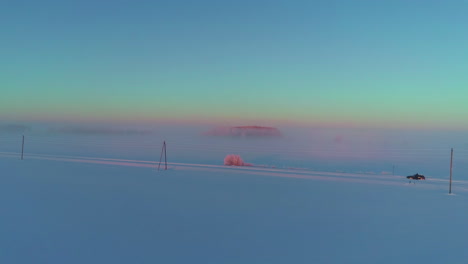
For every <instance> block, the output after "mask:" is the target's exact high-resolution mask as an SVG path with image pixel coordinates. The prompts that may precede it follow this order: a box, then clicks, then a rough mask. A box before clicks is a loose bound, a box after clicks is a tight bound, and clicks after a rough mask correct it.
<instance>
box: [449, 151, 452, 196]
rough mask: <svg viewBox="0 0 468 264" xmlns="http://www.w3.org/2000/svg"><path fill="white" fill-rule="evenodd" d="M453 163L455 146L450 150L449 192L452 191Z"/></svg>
mask: <svg viewBox="0 0 468 264" xmlns="http://www.w3.org/2000/svg"><path fill="white" fill-rule="evenodd" d="M452 165H453V148H452V150H451V151H450V185H449V194H451V193H452Z"/></svg>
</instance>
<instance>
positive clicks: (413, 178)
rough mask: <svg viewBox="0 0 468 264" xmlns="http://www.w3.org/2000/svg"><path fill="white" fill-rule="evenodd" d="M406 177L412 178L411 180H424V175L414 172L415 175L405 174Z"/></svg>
mask: <svg viewBox="0 0 468 264" xmlns="http://www.w3.org/2000/svg"><path fill="white" fill-rule="evenodd" d="M406 178H407V179H409V180H410V182H411V180H413V181H417V180H425V179H426V177H425V176H424V175H421V174H419V173H416V174H415V175H410V176H406Z"/></svg>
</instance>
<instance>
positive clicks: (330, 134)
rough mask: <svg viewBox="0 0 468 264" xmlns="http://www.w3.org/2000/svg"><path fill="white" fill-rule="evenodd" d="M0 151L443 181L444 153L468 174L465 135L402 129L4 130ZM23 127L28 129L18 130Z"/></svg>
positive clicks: (53, 127)
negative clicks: (238, 162) (230, 161)
mask: <svg viewBox="0 0 468 264" xmlns="http://www.w3.org/2000/svg"><path fill="white" fill-rule="evenodd" d="M4 127H10V128H16V129H8V130H5V129H3V130H2V131H0V143H1V145H0V151H5V152H19V151H20V147H21V136H22V135H23V134H24V135H25V153H26V155H27V154H28V153H33V154H60V155H85V156H93V157H111V158H125V159H141V160H159V158H160V157H159V155H160V150H161V147H162V142H163V141H166V143H167V152H168V157H169V160H171V161H174V162H196V163H206V164H223V160H224V157H225V156H226V155H228V154H236V155H240V156H241V157H242V159H244V160H247V161H248V162H249V163H253V164H255V165H258V166H268V167H272V166H273V167H279V168H306V169H311V170H326V171H343V172H360V173H368V174H376V175H380V174H393V173H395V174H398V175H409V174H414V173H416V172H418V173H422V174H427V175H429V176H437V177H442V178H446V177H448V168H449V159H450V149H451V148H454V150H455V155H454V171H455V174H457V173H458V174H459V177H464V173H463V172H464V171H467V170H468V161H467V157H468V139H467V138H466V136H465V133H463V132H457V131H442V130H440V131H426V130H403V129H394V130H390V129H359V128H313V127H281V128H280V131H281V133H282V135H283V136H282V137H270V136H265V137H262V136H255V137H249V136H240V137H239V136H238V137H219V136H209V135H206V133H205V132H206V131H208V130H210V129H212V127H211V126H207V125H177V126H174V125H173V126H170V125H141V126H125V125H119V126H116V125H95V124H94V125H83V124H81V125H80V124H75V125H67V126H60V125H36V126H34V125H4ZM23 127H27V128H28V129H27V130H24V129H18V128H23Z"/></svg>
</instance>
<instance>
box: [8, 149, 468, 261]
mask: <svg viewBox="0 0 468 264" xmlns="http://www.w3.org/2000/svg"><path fill="white" fill-rule="evenodd" d="M453 191H454V195H448V194H447V192H448V183H447V179H441V178H440V179H438V178H429V179H428V180H427V181H421V182H418V183H416V184H409V183H408V181H407V180H406V179H405V178H404V177H403V176H397V175H395V176H392V175H391V174H390V175H370V174H360V173H340V172H326V171H324V172H320V171H312V170H298V169H276V168H266V167H226V166H217V165H204V164H203V163H195V164H193V163H169V170H167V171H159V172H158V171H157V163H155V162H151V161H144V160H131V159H119V158H113V159H109V158H90V157H86V156H79V155H71V156H66V155H45V154H32V153H30V154H27V155H26V156H25V159H24V160H19V156H18V153H13V152H11V151H10V152H2V153H0V209H1V217H0V234H1V235H0V263H49V264H50V263H80V264H81V263H256V264H257V263H268V264H271V263H425V264H427V263H466V261H467V260H468V250H466V249H467V245H468V228H466V223H467V222H468V210H467V209H468V185H467V182H465V181H456V182H455V183H454V188H453Z"/></svg>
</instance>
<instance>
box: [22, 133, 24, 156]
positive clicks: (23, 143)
mask: <svg viewBox="0 0 468 264" xmlns="http://www.w3.org/2000/svg"><path fill="white" fill-rule="evenodd" d="M23 154H24V135H23V144H22V145H21V160H23Z"/></svg>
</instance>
